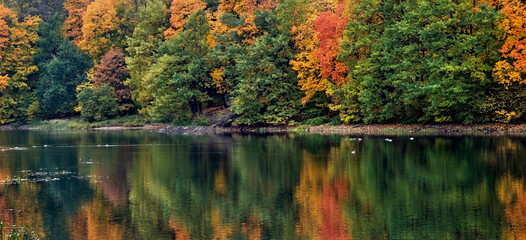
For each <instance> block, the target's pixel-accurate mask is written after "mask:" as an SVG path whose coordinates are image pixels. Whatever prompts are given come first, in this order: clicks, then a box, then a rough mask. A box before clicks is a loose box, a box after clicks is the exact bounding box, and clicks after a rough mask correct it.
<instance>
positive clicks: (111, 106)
mask: <svg viewBox="0 0 526 240" xmlns="http://www.w3.org/2000/svg"><path fill="white" fill-rule="evenodd" d="M77 99H78V101H79V107H80V115H81V116H82V117H84V118H85V119H86V120H87V121H90V122H91V121H93V120H95V121H101V120H105V119H108V118H112V117H115V116H117V111H118V108H119V105H118V104H117V101H116V97H115V95H114V94H113V89H112V88H111V87H110V86H108V85H103V86H102V87H100V88H98V89H97V88H89V87H88V88H84V89H82V91H80V92H79V93H78V94H77Z"/></svg>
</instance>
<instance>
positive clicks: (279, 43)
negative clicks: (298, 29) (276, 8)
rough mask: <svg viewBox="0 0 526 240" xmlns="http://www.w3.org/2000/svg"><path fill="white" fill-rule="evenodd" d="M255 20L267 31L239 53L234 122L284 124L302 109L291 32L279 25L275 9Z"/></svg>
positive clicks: (260, 14)
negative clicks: (244, 50)
mask: <svg viewBox="0 0 526 240" xmlns="http://www.w3.org/2000/svg"><path fill="white" fill-rule="evenodd" d="M256 23H258V25H259V26H260V27H261V28H262V29H264V30H265V31H266V32H267V34H265V35H263V36H262V37H260V38H258V39H257V40H256V41H255V42H254V44H252V45H251V46H249V47H248V49H247V52H248V53H247V54H246V55H243V56H238V59H237V62H238V64H237V66H236V69H237V71H238V72H239V79H238V82H239V84H237V86H235V88H234V92H233V96H232V106H231V109H232V112H233V113H234V114H236V115H237V118H236V120H235V124H246V125H252V124H285V123H288V121H289V120H291V119H292V118H293V117H294V116H296V115H297V114H298V112H299V109H300V106H301V101H300V100H301V91H300V89H299V87H298V83H297V81H298V80H297V78H296V74H295V72H294V71H293V70H292V67H291V66H290V65H289V62H290V60H291V59H292V58H293V53H292V50H291V48H290V36H289V35H288V34H286V33H284V32H280V31H279V30H278V28H277V25H278V22H277V18H276V16H275V15H274V14H273V13H270V12H267V11H265V12H262V13H259V14H258V17H257V19H256Z"/></svg>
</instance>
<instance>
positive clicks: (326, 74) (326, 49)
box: [314, 1, 348, 85]
mask: <svg viewBox="0 0 526 240" xmlns="http://www.w3.org/2000/svg"><path fill="white" fill-rule="evenodd" d="M344 8H345V1H343V2H341V3H339V4H338V5H337V6H336V9H335V10H331V9H330V10H327V11H326V12H323V13H322V14H320V15H319V16H318V18H317V19H316V21H315V22H314V27H315V29H316V31H317V32H318V35H317V37H318V39H319V40H320V47H319V49H318V50H316V51H315V52H314V56H316V57H317V58H318V61H319V66H320V68H321V71H322V76H323V78H325V79H328V80H329V81H331V82H332V83H334V84H337V85H341V84H343V83H344V82H346V81H347V67H346V66H345V64H343V63H342V62H340V61H338V60H337V59H336V58H337V57H338V53H339V51H340V47H339V41H340V39H341V38H342V36H343V30H344V29H345V25H346V24H347V22H348V19H346V18H345V16H344V15H343V10H344Z"/></svg>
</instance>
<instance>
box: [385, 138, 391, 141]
mask: <svg viewBox="0 0 526 240" xmlns="http://www.w3.org/2000/svg"><path fill="white" fill-rule="evenodd" d="M385 141H386V142H392V141H393V139H390V138H386V139H385Z"/></svg>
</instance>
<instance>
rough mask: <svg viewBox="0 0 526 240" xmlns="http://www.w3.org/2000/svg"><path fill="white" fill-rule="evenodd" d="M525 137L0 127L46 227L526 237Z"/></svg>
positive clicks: (11, 207)
mask: <svg viewBox="0 0 526 240" xmlns="http://www.w3.org/2000/svg"><path fill="white" fill-rule="evenodd" d="M525 175H526V138H517V137H514V138H511V137H414V139H410V137H392V138H389V139H386V138H385V137H373V136H365V137H360V138H358V137H357V136H320V135H294V134H289V135H216V136H184V135H170V134H164V133H157V132H147V131H115V132H97V131H92V132H87V131H79V132H75V131H72V132H69V131H4V132H0V180H1V181H0V217H1V219H2V220H3V221H4V222H6V223H10V224H17V225H28V226H29V228H30V229H32V230H34V231H36V232H37V233H38V234H39V235H46V236H48V237H49V238H50V239H174V238H176V237H177V239H189V238H193V239H526V179H525Z"/></svg>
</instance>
